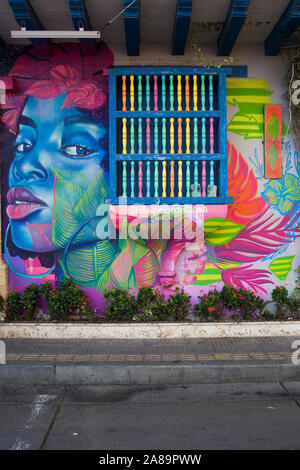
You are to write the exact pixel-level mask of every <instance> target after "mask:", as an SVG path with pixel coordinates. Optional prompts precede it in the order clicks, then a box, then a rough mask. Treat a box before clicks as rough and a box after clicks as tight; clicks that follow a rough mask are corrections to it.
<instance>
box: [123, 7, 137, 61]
mask: <svg viewBox="0 0 300 470" xmlns="http://www.w3.org/2000/svg"><path fill="white" fill-rule="evenodd" d="M130 3H132V0H124V8H126V7H128V5H130ZM124 25H125V36H126V47H127V55H139V54H140V0H136V2H135V3H134V4H133V5H131V7H129V8H127V10H125V11H124Z"/></svg>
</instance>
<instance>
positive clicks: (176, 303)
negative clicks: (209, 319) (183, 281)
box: [167, 288, 191, 321]
mask: <svg viewBox="0 0 300 470" xmlns="http://www.w3.org/2000/svg"><path fill="white" fill-rule="evenodd" d="M167 309H168V314H169V317H170V318H171V319H172V320H175V321H183V320H185V319H186V318H187V316H188V314H189V312H190V311H191V296H190V295H188V294H186V293H185V292H184V290H183V289H181V291H180V290H179V289H178V288H177V289H176V293H175V294H173V295H171V296H170V297H169V299H168V305H167Z"/></svg>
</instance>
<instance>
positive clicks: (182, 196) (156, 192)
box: [109, 67, 232, 204]
mask: <svg viewBox="0 0 300 470" xmlns="http://www.w3.org/2000/svg"><path fill="white" fill-rule="evenodd" d="M230 74H231V70H230V69H226V70H224V69H215V68H210V69H205V68H200V67H176V68H174V67H114V68H112V69H111V70H110V79H109V80H110V82H109V90H110V96H109V98H110V99H109V113H110V114H109V119H110V128H109V133H110V136H109V140H110V147H109V152H110V154H109V159H110V167H109V174H110V176H109V181H110V196H109V201H110V202H111V203H112V204H118V203H120V202H122V203H123V202H124V201H125V200H126V203H127V204H163V203H164V204H191V203H194V204H195V203H196V204H227V203H230V202H232V198H230V197H228V193H227V119H226V76H227V75H230Z"/></svg>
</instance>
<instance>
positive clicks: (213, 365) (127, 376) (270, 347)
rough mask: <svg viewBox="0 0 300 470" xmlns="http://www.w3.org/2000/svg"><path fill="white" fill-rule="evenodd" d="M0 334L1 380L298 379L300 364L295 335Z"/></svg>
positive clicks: (178, 381)
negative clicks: (2, 353)
mask: <svg viewBox="0 0 300 470" xmlns="http://www.w3.org/2000/svg"><path fill="white" fill-rule="evenodd" d="M1 339H2V341H4V343H5V345H6V364H5V365H0V384H20V385H21V384H63V385H70V384H90V385H97V384H98V385H109V384H110V385H144V384H173V385H174V384H203V383H236V382H280V381H297V382H298V381H300V364H299V365H294V364H293V363H292V354H293V353H294V351H295V349H293V348H292V345H293V342H294V341H296V340H298V341H299V342H300V338H299V337H295V336H289V337H260V338H258V337H257V338H227V337H226V338H210V339H207V338H193V339H191V338H180V339H165V338H161V339H55V340H54V339H5V338H1ZM299 348H300V343H299V346H298V349H299ZM298 357H299V359H300V354H298Z"/></svg>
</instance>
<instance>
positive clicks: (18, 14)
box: [8, 0, 49, 44]
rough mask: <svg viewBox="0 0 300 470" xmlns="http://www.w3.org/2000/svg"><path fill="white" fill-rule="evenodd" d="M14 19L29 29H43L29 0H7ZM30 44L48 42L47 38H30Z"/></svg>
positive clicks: (22, 26)
mask: <svg viewBox="0 0 300 470" xmlns="http://www.w3.org/2000/svg"><path fill="white" fill-rule="evenodd" d="M8 1H9V4H10V6H11V9H12V11H13V14H14V17H15V19H16V21H17V22H18V23H19V25H20V27H21V28H26V29H28V30H29V31H33V30H42V29H44V27H43V25H42V23H41V22H40V20H39V18H38V16H37V14H36V13H35V11H34V9H33V8H32V6H31V4H30V1H29V0H8ZM30 41H31V43H32V44H48V43H49V41H48V40H47V39H30Z"/></svg>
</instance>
